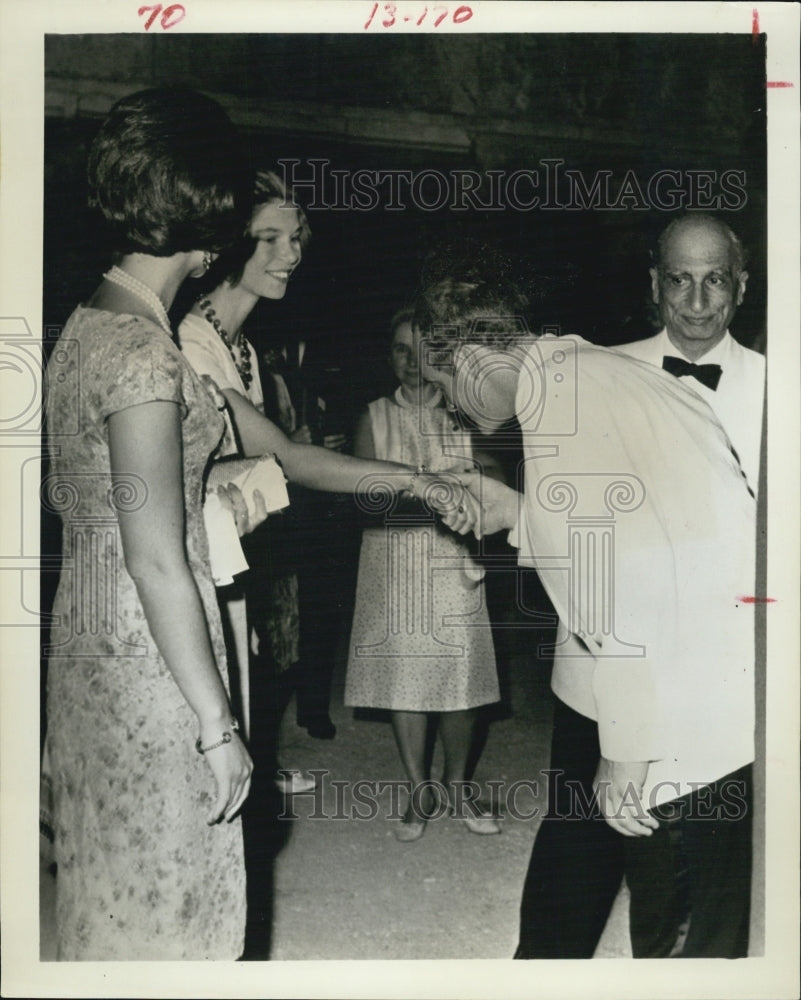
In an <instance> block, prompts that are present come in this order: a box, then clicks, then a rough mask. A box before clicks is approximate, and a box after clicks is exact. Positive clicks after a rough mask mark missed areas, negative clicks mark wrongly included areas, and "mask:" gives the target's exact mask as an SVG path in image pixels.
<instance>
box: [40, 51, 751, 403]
mask: <svg viewBox="0 0 801 1000" xmlns="http://www.w3.org/2000/svg"><path fill="white" fill-rule="evenodd" d="M45 55H46V107H45V114H46V148H45V158H46V173H45V178H46V179H45V192H44V198H45V208H46V211H45V233H44V240H45V244H44V245H45V275H44V279H45V280H44V298H45V303H44V306H45V311H44V315H45V322H46V323H48V324H53V325H58V324H60V323H63V322H64V320H65V319H66V317H67V315H68V314H69V312H70V311H71V309H72V307H73V305H74V304H75V302H76V301H78V300H80V299H81V298H82V297H83V296H85V295H87V294H88V293H89V292H90V291H91V289H92V288H93V287H94V286H95V285H96V283H97V281H98V276H99V273H100V271H101V269H102V268H104V267H105V265H106V263H107V261H106V260H103V259H101V258H100V257H99V254H98V252H97V246H96V244H95V242H94V241H93V240H92V238H91V236H89V235H88V234H89V232H90V231H89V230H88V229H87V226H86V219H85V216H84V209H83V203H84V177H83V172H84V164H85V158H86V150H87V145H88V143H89V142H90V141H91V138H92V135H93V134H94V131H95V129H96V128H97V125H98V122H99V120H100V119H101V118H102V116H103V114H104V113H105V112H106V111H107V110H108V108H109V107H110V105H111V104H112V103H113V101H114V100H116V99H117V98H118V97H120V96H122V95H123V94H125V93H129V92H131V91H133V90H136V89H139V88H141V87H144V86H149V85H153V84H156V83H181V84H189V85H191V86H194V87H197V88H198V89H202V90H204V91H206V92H208V93H210V94H212V95H213V96H215V97H216V98H218V99H219V100H220V101H221V102H222V103H223V104H224V105H225V106H226V107H227V109H228V110H229V112H230V114H231V115H232V117H233V118H234V120H235V121H237V122H238V123H239V124H240V125H241V126H242V127H243V128H244V129H245V130H246V132H247V134H248V136H249V138H250V143H251V147H252V151H253V156H254V159H256V160H257V161H258V162H259V163H262V164H273V163H275V161H276V160H278V159H280V158H294V159H298V160H300V161H301V163H300V164H299V165H298V166H297V167H296V171H297V175H298V176H301V177H308V176H311V167H310V166H309V164H308V161H309V160H310V159H314V158H322V159H326V160H328V161H330V164H329V170H344V171H354V170H358V169H374V170H379V171H389V170H410V171H412V172H413V173H416V172H420V171H424V170H439V171H443V172H445V173H446V174H447V172H449V171H453V170H460V169H473V170H477V171H479V172H481V173H482V174H483V173H484V172H486V171H492V170H498V171H502V172H503V173H504V176H508V175H510V174H511V173H512V172H513V171H515V170H517V169H520V168H526V169H535V170H538V171H539V172H540V173H541V174H544V168H543V167H542V166H541V163H542V161H543V160H545V159H561V160H563V161H564V165H563V167H564V168H569V169H575V170H579V171H581V173H582V176H583V177H584V178H585V180H586V182H587V183H588V184H590V183H591V182H592V179H593V177H594V176H595V174H596V173H597V172H598V171H602V170H606V171H610V172H611V175H612V185H613V189H614V186H615V185H617V186H618V187H619V185H620V183H621V181H622V179H623V178H624V175H625V174H626V172H627V171H629V170H631V171H633V172H634V174H635V175H636V177H637V178H638V179H639V181H640V182H641V184H642V185H643V186H644V185H645V183H646V182H647V180H648V178H650V177H651V176H652V175H653V174H654V173H655V172H656V171H659V170H665V169H671V170H677V171H679V172H681V177H682V184H683V186H684V187H685V188H686V186H687V180H686V178H687V175H686V173H685V172H686V171H688V170H710V171H716V172H717V174H718V175H720V174H721V173H722V172H724V171H732V170H738V171H743V172H744V173H745V178H746V179H745V184H744V190H745V200H744V204H740V205H738V207H737V210H736V211H730V212H728V213H727V212H725V211H724V212H721V213H719V214H721V215H722V216H723V217H726V218H727V219H728V221H729V222H730V224H731V225H732V226H733V228H734V229H735V230H736V231H737V232H738V233H739V234H740V235H741V237H742V238H743V239H744V240H745V241H746V244H747V245H748V246H749V248H750V250H751V253H752V264H751V269H750V270H751V279H750V283H749V287H748V295H747V299H746V302H745V304H744V306H743V308H742V309H741V311H740V313H739V314H738V316H737V318H736V321H735V323H736V325H735V328H734V330H733V332H734V333H735V335H736V336H737V337H738V338H739V339H741V340H742V341H743V342H744V343H746V344H748V345H750V346H757V347H759V348H760V349H764V344H765V277H764V261H765V257H766V253H765V247H766V234H765V203H766V199H765V125H766V115H765V73H764V44H763V40H762V39H759V40H756V41H755V40H754V39H753V38H752V37H751V36H750V35H743V36H739V35H708V36H707V35H702V36H697V35H693V36H690V35H647V36H646V35H459V36H455V35H450V36H448V35H421V36H408V35H398V36H394V37H389V36H385V37H376V36H372V37H367V36H364V35H355V34H354V35H223V36H219V35H174V36H168V35H161V36H146V35H138V34H137V35H133V34H131V35H103V36H86V35H84V36H63V35H62V36H49V37H48V38H47V41H46V52H45ZM713 187H714V190H715V191H717V190H719V186H718V185H717V184H714V185H713ZM427 190H428V192H429V193H428V197H429V198H430V197H431V190H432V189H431V188H430V187H429V188H428V189H427ZM521 191H523V192H524V193H525V196H526V197H528V195H529V194H530V191H531V189H530V188H528V187H526V186H525V185H523V186H521ZM540 193H542V192H540ZM434 194H436V192H434ZM484 194H485V196H486V192H485V193H484ZM562 194H564V191H563V192H562ZM310 195H312V193H311V192H310V191H308V190H302V191H301V192H300V198H301V200H302V201H304V202H305V203H306V204H307V205H308V204H309V201H310ZM313 197H316V196H313ZM333 199H334V192H333V188H332V185H331V182H330V180H329V184H328V186H327V188H326V189H325V191H324V192H323V193H322V194H321V196H320V198H319V199H318V200H320V201H326V200H327V201H328V202H329V204H330V203H331V202H332V200H333ZM741 200H742V199H741ZM636 201H637V199H636V198H635V199H630V200H629V202H628V203H627V204H628V206H629V207H627V208H618V209H611V210H610V209H608V208H607V209H603V208H596V209H590V210H575V211H571V210H569V209H568V208H562V209H557V210H547V209H542V208H535V209H532V210H530V211H522V210H519V209H517V208H515V207H513V206H512V205H509V204H506V205H505V206H504V207H503V208H502V209H501V210H499V211H477V210H473V211H458V210H453V209H452V208H449V207H445V208H442V209H440V210H435V211H424V210H422V209H421V208H418V207H415V206H414V205H413V204H412V203H411V199H410V198H409V196H408V195H407V196H406V208H405V210H403V211H390V210H387V208H386V205H385V203H382V204H380V205H378V206H377V207H375V208H373V209H372V210H369V211H356V210H351V211H342V210H334V209H332V208H328V209H326V208H314V207H310V208H309V209H308V215H309V217H310V221H311V225H312V229H313V233H314V236H313V241H312V243H311V245H310V247H309V249H308V251H307V254H306V259H305V261H304V264H303V266H302V267H301V268H300V270H299V271H298V272H297V273H296V275H295V276H294V277H293V280H292V284H291V286H290V289H289V291H288V293H287V296H286V299H285V300H284V301H283V302H281V303H274V302H265V303H263V304H262V305H261V306H260V307H259V308H258V309H257V310H256V312H255V313H254V316H253V329H252V336H253V337H254V338H255V339H256V340H260V341H263V342H264V343H268V342H269V341H270V340H272V339H273V338H275V337H276V336H278V337H279V338H281V339H282V338H284V337H286V336H288V337H290V338H292V337H304V338H306V339H308V340H311V341H312V342H315V343H316V344H317V345H318V350H319V351H320V352H322V353H323V355H324V356H325V358H326V360H327V363H328V364H329V365H330V366H331V367H332V368H341V369H343V375H345V376H346V380H347V385H348V392H347V395H348V401H349V403H350V405H351V406H352V408H353V409H354V410H355V409H357V408H358V407H359V406H360V405H361V404H362V403H363V402H364V401H366V400H367V399H369V398H371V397H372V396H375V395H377V394H378V393H380V392H381V391H383V389H384V388H385V384H384V383H383V382H382V379H383V378H384V373H385V367H384V358H385V356H386V326H387V321H388V319H389V317H390V315H391V314H392V312H393V311H394V310H395V309H396V308H397V307H399V306H401V305H403V304H405V302H406V301H407V300H408V298H409V296H410V294H411V293H412V291H413V289H414V287H415V284H416V282H417V280H418V278H419V275H420V270H421V266H422V262H423V260H424V258H425V256H426V254H427V253H428V252H429V251H430V250H431V249H432V248H433V247H434V246H436V245H437V244H438V243H440V242H442V241H444V240H452V239H456V240H457V241H459V240H461V239H462V238H463V237H464V236H467V235H472V236H476V237H478V238H480V239H489V240H491V241H493V242H497V243H499V244H501V245H502V246H504V247H505V248H506V249H507V250H509V251H510V252H511V253H512V254H513V255H514V256H515V257H516V258H518V259H519V260H520V262H521V268H522V270H523V272H524V274H526V275H527V276H529V277H530V276H532V275H537V276H542V277H544V278H545V279H547V282H546V287H547V290H548V294H547V296H546V301H545V302H544V303H543V305H542V308H541V310H540V314H539V315H537V316H535V317H534V321H535V323H547V324H559V325H560V326H561V328H562V329H563V330H564V331H565V332H576V333H580V334H582V335H584V336H586V337H588V338H589V339H592V340H596V341H598V342H601V343H609V344H612V343H617V342H621V341H627V340H635V339H637V338H639V337H641V336H644V335H646V334H648V333H650V332H651V329H652V325H651V324H652V320H653V317H652V316H651V314H650V311H649V299H650V291H649V284H648V276H647V266H648V257H647V250H648V247H649V245H650V242H651V240H652V237H653V235H654V233H655V232H657V231H658V230H659V229H661V228H662V226H664V224H665V223H666V221H667V219H668V217H669V216H670V214H671V213H670V212H665V211H662V210H660V209H658V208H653V207H651V206H650V205H645V206H639V207H636Z"/></svg>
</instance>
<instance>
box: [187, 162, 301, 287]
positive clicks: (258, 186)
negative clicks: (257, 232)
mask: <svg viewBox="0 0 801 1000" xmlns="http://www.w3.org/2000/svg"><path fill="white" fill-rule="evenodd" d="M272 201H278V202H281V204H282V205H287V206H288V207H290V208H296V209H297V212H298V226H299V227H300V247H301V250H305V249H306V247H307V246H308V243H309V240H310V239H311V227H310V226H309V220H308V219H307V218H306V213H305V212H304V211H303V209H302V208H301V206H300V205H299V204H298V203H297V201H296V200H295V194H294V192H293V191H292V189H291V188H290V187H287V185H286V184H284V182H283V181H282V180H281V178H280V177H279V176H278V174H276V173H275V172H274V171H272V170H257V171H256V174H255V177H254V183H253V190H252V192H251V197H250V205H251V215H250V218H249V219H248V220H247V223H246V225H245V227H244V230H243V231H242V232H240V233H238V234H237V238H236V240H235V241H234V242H233V243H232V244H231V245H230V246H229V247H228V248H227V249H226V250H225V252H224V253H222V254H221V255H220V257H219V259H218V260H217V261H215V263H214V265H213V267H212V270H211V271H210V272H209V275H208V278H207V279H204V281H203V285H204V287H209V288H211V287H216V286H217V285H218V284H219V283H220V282H221V281H224V280H226V281H229V282H230V283H231V284H232V285H234V286H236V285H238V284H239V282H240V281H241V280H242V274H243V272H244V270H245V265H246V264H247V262H248V261H249V260H250V258H251V257H252V256H253V254H254V253H255V252H256V245H257V244H258V242H259V241H258V240H257V239H256V238H255V237H254V236H251V235H250V223H251V220H252V218H253V214H254V213H255V212H256V211H257V210H258V209H259V208H261V206H262V205H267V204H269V203H270V202H272Z"/></svg>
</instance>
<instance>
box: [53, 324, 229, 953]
mask: <svg viewBox="0 0 801 1000" xmlns="http://www.w3.org/2000/svg"><path fill="white" fill-rule="evenodd" d="M152 400H169V401H174V402H177V403H178V404H179V405H180V408H181V415H182V422H181V427H182V437H183V475H184V498H185V506H186V551H187V558H188V562H189V566H190V569H191V571H192V573H193V575H194V577H195V581H196V583H197V587H198V591H199V593H200V597H201V600H202V603H203V606H204V609H205V613H206V620H207V622H208V627H209V634H210V638H211V643H212V648H213V650H214V654H215V657H216V661H217V664H218V666H219V668H220V671H221V673H222V675H223V679H224V681H225V682H226V683H227V673H226V660H225V648H224V643H223V637H222V630H221V626H220V616H219V612H218V609H217V602H216V599H215V592H214V585H213V583H212V580H211V577H210V575H209V570H208V545H207V540H206V534H205V529H204V525H203V517H202V513H201V503H202V497H203V475H204V471H205V467H206V463H207V460H208V457H209V455H210V454H211V453H212V452H213V451H214V449H215V448H216V447H217V445H218V443H219V440H220V437H221V435H222V432H223V421H222V418H221V416H220V413H219V412H218V411H217V409H216V408H215V406H214V403H213V401H212V399H211V397H210V395H209V393H208V392H207V391H206V389H205V388H204V387H203V385H202V384H201V383H200V382H199V380H198V379H197V377H196V376H195V375H194V373H193V372H192V369H191V368H190V366H189V365H188V364H187V363H186V361H185V360H184V359H183V357H182V356H181V353H180V351H179V350H178V349H177V348H176V346H175V345H174V344H173V343H172V341H171V340H170V338H169V337H167V335H166V334H165V333H164V332H163V331H162V330H161V329H160V328H159V327H157V326H155V325H154V324H153V323H150V322H148V321H147V320H144V319H142V318H141V317H134V316H126V315H116V314H113V313H108V312H102V311H99V310H94V309H85V308H82V307H81V308H78V309H77V310H76V311H75V312H74V313H73V315H72V316H71V318H70V320H69V321H68V323H67V326H66V327H65V329H64V332H63V334H62V336H61V338H60V339H59V342H58V343H57V344H56V346H55V348H54V354H53V358H52V360H51V363H50V367H49V371H48V388H47V397H46V405H47V422H48V433H49V440H50V446H51V449H53V455H54V458H53V472H52V475H51V476H50V477H49V481H48V482H47V483H46V484H45V489H44V490H43V500H44V502H45V503H46V504H48V505H49V506H50V507H51V508H53V509H55V510H57V511H58V512H59V513H60V515H61V518H62V524H63V562H62V569H61V577H60V581H59V588H58V593H57V596H56V601H55V606H54V624H53V629H52V634H51V643H52V645H51V647H50V649H49V650H48V653H49V668H48V699H47V704H48V709H47V711H48V747H49V755H50V764H51V778H52V784H53V810H54V815H53V825H54V834H55V859H56V863H57V865H58V870H57V878H56V886H57V902H56V923H57V928H58V957H59V958H60V959H70V960H76V959H93V960H121V959H139V960H145V959H175V960H179V959H235V958H237V957H238V956H239V955H240V953H241V951H242V945H243V938H244V925H245V871H244V859H243V849H242V835H241V824H240V821H239V820H238V819H237V820H235V821H234V822H232V823H230V824H229V823H225V822H223V823H221V824H218V825H216V826H212V827H209V826H208V825H207V824H206V819H205V817H206V814H207V813H208V811H209V809H210V808H211V805H212V802H213V797H214V779H213V777H212V774H211V771H210V770H209V768H208V765H207V764H206V762H205V761H204V759H203V758H202V757H201V756H199V755H198V754H197V753H196V752H195V747H194V743H195V739H196V737H197V720H196V717H195V715H194V713H193V711H192V710H191V709H190V707H189V705H188V704H187V702H186V701H185V700H184V697H183V695H182V694H181V692H180V691H179V689H178V686H177V684H176V683H175V681H174V679H173V677H172V674H171V673H170V671H169V670H168V668H167V665H166V664H165V662H164V660H163V659H162V657H161V655H160V654H159V652H158V649H157V648H156V644H155V641H154V639H153V636H152V635H151V633H150V630H149V628H148V624H147V620H146V618H145V614H144V610H143V608H142V605H141V602H140V600H139V596H138V594H137V591H136V587H135V585H134V582H133V580H132V579H131V577H130V576H129V575H128V573H127V572H126V569H125V566H124V563H123V560H122V546H121V541H120V534H119V527H118V523H117V511H120V512H122V511H124V510H131V509H134V508H135V507H137V506H138V505H141V504H146V503H147V484H146V483H145V482H143V481H142V480H140V479H137V478H136V477H134V476H128V477H125V476H122V477H121V478H120V479H119V480H118V481H116V482H115V483H114V484H113V485H112V482H111V475H110V458H109V447H108V437H107V422H106V421H107V418H108V417H109V415H110V414H112V413H114V412H117V411H119V410H122V409H125V408H127V407H130V406H135V405H137V404H140V403H145V402H148V401H152ZM154 530H158V525H157V524H154ZM176 627H178V628H179V627H180V623H178V622H176Z"/></svg>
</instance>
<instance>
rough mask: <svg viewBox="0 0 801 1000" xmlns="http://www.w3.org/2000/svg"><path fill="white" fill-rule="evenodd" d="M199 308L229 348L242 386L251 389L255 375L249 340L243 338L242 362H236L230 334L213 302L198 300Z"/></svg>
mask: <svg viewBox="0 0 801 1000" xmlns="http://www.w3.org/2000/svg"><path fill="white" fill-rule="evenodd" d="M198 306H199V307H200V310H201V311H202V313H203V318H204V319H205V320H206V321H207V322H208V323H211V325H212V326H213V327H214V329H215V330H216V331H217V333H218V334H219V336H220V340H221V341H222V342H223V343H224V344H225V346H226V347H227V348H228V353H229V354H230V355H231V360H232V361H233V363H234V367H235V368H236V370H237V371H238V372H239V377H240V378H241V379H242V385H244V387H245V391H246V392H247V390H248V389H249V388H250V383H251V382H252V381H253V375H252V374H251V363H250V347H249V346H248V342H247V340H246V339H245V338H244V337H243V338H242V346H241V348H240V349H239V350H240V360H239V361H237V360H236V355H235V354H234V346H233V344H232V343H231V341H230V340H229V338H228V333H227V331H226V330H224V329H223V326H222V324H221V323H220V320H219V318H218V317H217V314H216V313H215V311H214V310H213V309H212V308H211V300H210V299H203V300H202V301H201V300H200V299H198Z"/></svg>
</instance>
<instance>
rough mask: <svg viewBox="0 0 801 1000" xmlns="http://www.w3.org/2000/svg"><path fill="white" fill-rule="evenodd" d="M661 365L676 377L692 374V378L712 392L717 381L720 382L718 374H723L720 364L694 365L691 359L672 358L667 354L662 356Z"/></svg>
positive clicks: (715, 387)
mask: <svg viewBox="0 0 801 1000" xmlns="http://www.w3.org/2000/svg"><path fill="white" fill-rule="evenodd" d="M662 367H663V368H664V369H665V371H666V372H670V374H671V375H675V376H676V378H678V377H679V375H692V377H693V378H694V379H697V380H698V381H699V382H703V384H704V385H705V386H707V387H708V388H709V389H711V390H712V391H713V392H715V391H716V389H717V387H718V382H720V376H721V375H722V374H723V369H722V368H721V367H720V365H694V364H693V363H692V361H685V360H684V358H674V357H671V356H670V355H667V354H666V355H665V357H664V358H662Z"/></svg>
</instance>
